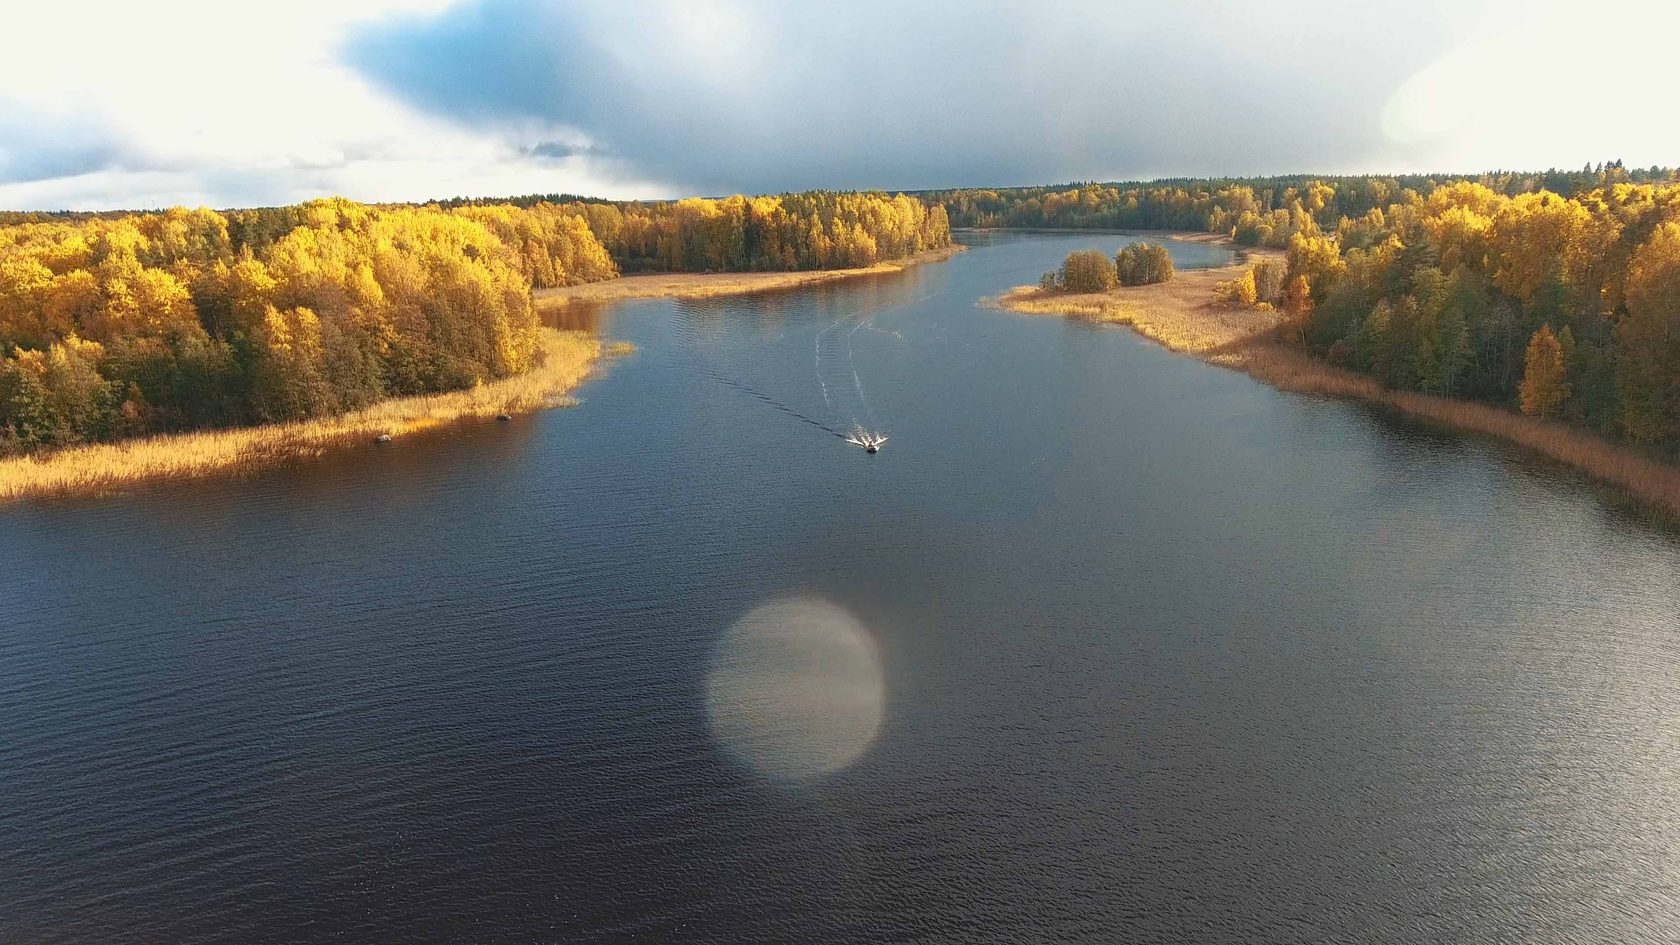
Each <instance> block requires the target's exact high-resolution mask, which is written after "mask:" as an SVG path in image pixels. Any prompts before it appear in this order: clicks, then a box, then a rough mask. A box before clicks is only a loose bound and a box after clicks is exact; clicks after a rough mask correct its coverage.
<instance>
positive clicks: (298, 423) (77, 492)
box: [0, 328, 622, 505]
mask: <svg viewBox="0 0 1680 945" xmlns="http://www.w3.org/2000/svg"><path fill="white" fill-rule="evenodd" d="M537 345H538V349H539V351H540V352H541V354H540V357H541V361H540V362H539V363H538V364H537V365H536V366H535V367H532V368H531V369H530V370H529V371H526V372H525V373H523V374H517V375H514V376H513V377H506V378H502V379H501V380H497V381H491V382H490V383H488V384H480V385H478V386H477V387H472V388H468V389H466V390H459V391H448V392H444V393H438V394H416V395H413V396H409V397H395V398H392V399H389V400H382V401H380V402H378V403H375V404H372V405H370V406H367V407H363V408H362V409H360V410H353V411H351V412H349V413H344V414H338V415H336V416H330V417H319V418H316V419H313V420H294V421H290V422H287V423H277V424H266V425H262V426H254V427H232V428H229V429H224V430H202V431H194V432H189V433H165V434H159V435H157V436H149V437H143V438H140V439H133V440H121V441H118V442H115V443H90V444H86V445H82V446H72V447H67V448H65V449H61V450H56V451H54V452H51V453H46V454H42V455H31V456H18V457H12V458H8V459H0V505H3V504H5V503H9V502H16V501H20V500H25V499H41V498H67V497H73V496H75V497H80V496H96V495H103V494H108V493H111V492H115V491H118V490H119V489H121V488H123V487H125V486H138V485H142V484H149V483H156V482H163V481H169V480H183V479H193V478H197V477H200V476H211V475H218V474H227V473H239V472H247V471H253V470H256V469H264V468H269V467H272V466H275V465H279V464H282V463H285V462H289V461H293V460H296V459H300V458H307V457H312V456H319V455H321V454H322V453H325V452H326V451H327V450H329V449H339V448H347V447H349V446H352V445H357V444H365V445H368V446H370V447H371V446H372V445H373V440H374V437H376V436H379V435H380V434H387V435H389V436H391V437H393V438H396V437H400V436H403V435H405V434H409V433H416V432H419V431H421V430H428V429H432V428H434V427H439V426H443V425H444V424H446V423H453V422H458V421H464V420H487V419H489V418H491V417H495V416H496V415H498V414H502V413H509V414H518V413H529V412H531V411H533V410H537V409H539V408H542V407H545V406H562V405H563V400H564V398H565V395H566V394H567V393H568V392H569V391H571V390H573V389H574V388H576V387H577V386H578V385H579V384H581V383H583V382H584V381H585V380H587V379H588V378H589V376H590V374H591V373H592V372H593V371H594V370H595V368H596V366H597V364H598V363H599V362H600V361H601V360H602V359H603V358H610V357H613V356H615V355H616V354H619V353H621V350H622V349H620V348H619V346H618V345H616V344H613V343H607V344H606V345H605V346H603V343H602V342H601V341H600V340H599V339H597V338H593V337H590V336H588V335H586V334H584V333H583V332H574V331H559V330H556V329H552V328H542V329H539V334H538V336H537Z"/></svg>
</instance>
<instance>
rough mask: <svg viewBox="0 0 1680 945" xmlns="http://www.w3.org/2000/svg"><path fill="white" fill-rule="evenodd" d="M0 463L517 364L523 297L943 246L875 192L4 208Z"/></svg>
mask: <svg viewBox="0 0 1680 945" xmlns="http://www.w3.org/2000/svg"><path fill="white" fill-rule="evenodd" d="M0 224H6V225H0V352H4V358H3V359H0V454H5V453H17V452H23V451H30V450H36V449H41V448H50V447H59V446H66V445H71V444H77V443H86V442H97V441H103V440H111V439H120V438H124V437H131V436H138V435H143V434H147V433H153V432H161V431H174V430H186V429H202V428H209V427H221V426H230V425H244V424H252V423H263V422H271V421H280V420H292V419H300V418H309V417H318V416H323V415H329V414H334V413H339V412H342V411H346V410H350V409H354V408H358V407H363V406H366V405H368V404H371V403H373V402H374V401H377V400H380V399H382V398H385V397H388V396H394V395H403V394H416V393H428V392H436V391H445V390H456V389H461V388H466V387H470V386H472V385H474V384H477V383H480V382H485V381H489V380H493V379H497V378H502V377H507V376H509V375H511V374H515V373H518V372H520V371H523V370H525V369H526V368H528V367H529V366H530V364H531V361H532V358H533V355H534V351H535V348H536V344H535V341H536V331H537V327H538V319H537V316H536V314H535V311H534V309H533V306H532V298H531V290H532V289H533V288H548V287H554V286H565V285H574V284H578V283H584V282H593V281H598V280H603V279H611V278H614V277H616V276H617V275H619V273H620V272H621V271H640V270H648V269H657V270H663V271H693V272H700V271H707V270H717V271H726V270H791V269H818V268H838V267H850V266H868V265H870V264H872V263H875V262H877V261H878V260H881V259H892V258H898V257H902V256H906V255H910V254H913V253H916V252H919V251H921V250H924V249H928V248H934V247H939V246H944V245H946V244H948V243H949V242H950V230H949V227H948V226H947V224H946V220H945V212H944V210H943V209H942V208H940V207H934V208H933V209H932V210H928V209H927V208H926V206H925V205H924V204H923V203H922V202H921V201H919V200H916V199H913V198H909V197H905V196H898V197H889V196H886V195H882V194H830V193H810V194H793V195H787V196H783V197H754V198H746V197H732V198H728V199H725V200H699V199H695V200H682V201H676V202H672V203H656V204H608V203H599V202H596V203H584V202H571V203H564V204H556V203H550V202H547V201H540V200H539V201H522V202H519V203H514V202H506V203H502V202H496V203H490V202H465V201H458V202H454V203H453V204H452V205H449V206H439V205H427V206H419V207H411V206H396V207H373V206H364V205H361V204H357V203H352V202H350V201H346V200H338V199H334V200H318V201H313V202H310V203H307V204H303V205H300V206H292V207H280V208H271V209H255V210H235V211H228V212H216V211H211V210H205V209H200V210H184V209H179V208H177V209H172V210H167V211H164V212H160V213H137V214H94V215H62V216H60V215H51V214H8V215H0Z"/></svg>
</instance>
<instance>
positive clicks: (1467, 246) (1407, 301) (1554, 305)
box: [1243, 181, 1680, 453]
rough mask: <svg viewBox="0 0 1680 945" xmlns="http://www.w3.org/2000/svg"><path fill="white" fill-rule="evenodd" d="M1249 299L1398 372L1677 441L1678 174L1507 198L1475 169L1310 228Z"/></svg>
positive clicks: (1391, 380)
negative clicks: (1466, 177)
mask: <svg viewBox="0 0 1680 945" xmlns="http://www.w3.org/2000/svg"><path fill="white" fill-rule="evenodd" d="M1259 268H1260V267H1256V268H1255V269H1251V270H1250V272H1249V278H1250V279H1251V280H1254V281H1256V282H1262V281H1263V282H1264V283H1265V285H1264V286H1259V287H1256V288H1254V289H1251V290H1249V291H1250V292H1251V295H1252V297H1251V298H1250V299H1247V300H1243V301H1254V302H1258V303H1261V304H1266V303H1270V304H1274V305H1276V306H1277V307H1278V308H1280V309H1281V310H1282V311H1283V312H1284V313H1285V314H1286V315H1287V316H1288V323H1287V324H1288V329H1289V330H1288V331H1287V334H1288V335H1289V336H1290V337H1291V338H1293V339H1294V340H1296V341H1297V342H1299V343H1300V344H1303V345H1305V346H1307V347H1309V348H1311V349H1312V350H1314V351H1315V352H1317V353H1319V354H1321V355H1323V356H1324V357H1326V358H1328V359H1329V360H1330V361H1331V362H1333V363H1336V364H1341V365H1344V366H1347V367H1351V368H1353V369H1356V370H1359V371H1362V372H1365V373H1368V374H1370V375H1372V376H1374V377H1376V378H1378V379H1380V380H1381V381H1382V382H1383V383H1385V384H1387V385H1388V386H1390V387H1395V388H1405V389H1415V390H1421V391H1425V392H1427V393H1432V394H1438V395H1441V396H1455V397H1468V398H1473V399H1478V400H1484V401H1489V402H1493V403H1498V404H1508V405H1512V406H1516V407H1518V408H1519V409H1521V410H1523V411H1524V412H1526V413H1530V414H1535V415H1539V416H1549V417H1558V418H1562V419H1566V420H1570V421H1573V422H1576V423H1580V424H1584V425H1587V426H1590V427H1592V428H1594V429H1596V430H1598V431H1600V432H1603V433H1606V434H1612V435H1618V436H1622V437H1626V438H1628V439H1630V440H1633V441H1636V442H1639V443H1645V444H1651V445H1653V446H1657V447H1659V448H1663V449H1665V450H1667V451H1669V452H1670V453H1673V452H1675V451H1676V450H1677V449H1680V184H1672V183H1665V184H1633V183H1617V184H1612V185H1609V186H1605V187H1599V188H1595V189H1592V190H1587V191H1583V192H1580V193H1577V194H1575V195H1573V196H1569V197H1566V196H1563V195H1561V194H1557V193H1553V192H1551V191H1548V190H1539V191H1535V192H1529V193H1519V194H1517V195H1515V196H1507V195H1505V194H1503V193H1500V192H1498V191H1496V190H1493V189H1492V188H1489V187H1487V186H1485V185H1483V184H1480V183H1476V182H1473V181H1457V182H1453V183H1449V184H1444V185H1441V186H1438V187H1436V188H1434V189H1433V190H1431V191H1430V192H1428V193H1427V194H1421V193H1418V192H1416V191H1408V192H1406V193H1404V194H1402V195H1401V198H1400V199H1399V200H1397V201H1396V202H1394V203H1392V204H1390V205H1389V206H1388V207H1386V208H1379V209H1373V210H1371V211H1369V212H1368V213H1366V214H1364V215H1362V216H1361V217H1360V218H1358V219H1349V218H1343V219H1342V220H1341V221H1340V222H1339V223H1338V225H1337V227H1336V229H1335V231H1334V232H1333V233H1329V234H1304V233H1301V234H1296V235H1295V236H1293V237H1292V238H1291V240H1290V244H1289V248H1288V252H1287V255H1286V261H1285V262H1284V263H1283V264H1282V267H1281V268H1282V270H1283V271H1282V272H1281V274H1279V273H1276V270H1277V269H1278V268H1280V267H1279V265H1278V264H1277V263H1269V264H1267V268H1268V269H1269V270H1270V271H1271V275H1270V277H1269V278H1264V279H1260V278H1257V275H1258V270H1259Z"/></svg>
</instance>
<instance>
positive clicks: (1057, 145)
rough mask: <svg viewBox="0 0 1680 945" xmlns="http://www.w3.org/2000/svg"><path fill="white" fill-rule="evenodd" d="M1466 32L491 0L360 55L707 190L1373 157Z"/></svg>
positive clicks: (881, 6)
mask: <svg viewBox="0 0 1680 945" xmlns="http://www.w3.org/2000/svg"><path fill="white" fill-rule="evenodd" d="M1444 38H1445V31H1444V26H1443V23H1442V20H1441V18H1440V17H1439V16H1438V15H1436V14H1435V13H1434V12H1433V10H1432V8H1425V9H1424V10H1422V11H1419V9H1418V8H1417V5H1416V4H1398V3H1372V4H1345V3H1339V2H1338V3H1332V2H1307V3H1294V4H1289V5H1287V7H1284V8H1280V7H1279V6H1278V5H1266V4H1253V3H1217V4H1210V3H1198V4H1159V3H1155V4H1114V3H1097V2H1075V3H1063V4H1057V5H1054V6H1046V5H1045V4H1042V3H1027V2H1000V3H964V4H959V5H937V6H936V5H931V4H916V3H904V2H893V3H888V2H881V0H863V2H861V3H852V4H845V5H839V4H809V5H806V4H800V5H791V4H776V3H770V2H754V0H738V2H737V0H705V2H697V0H625V2H621V3H617V4H612V5H605V4H594V3H586V2H573V0H479V2H469V3H465V4H461V5H457V6H454V7H451V8H449V9H447V10H444V11H441V12H439V13H436V14H433V15H427V16H417V17H398V18H394V19H392V20H388V21H385V22H382V23H379V24H373V25H370V26H368V27H365V28H363V29H361V30H359V31H357V32H356V33H355V34H354V35H353V38H352V39H351V41H350V42H349V44H348V45H347V47H346V61H347V62H348V63H350V64H351V65H352V66H354V67H355V68H356V69H358V70H359V71H360V72H361V73H362V74H363V75H365V76H366V77H368V78H369V79H370V80H372V81H373V82H374V83H375V84H377V85H378V86H379V87H380V88H382V89H384V90H385V91H387V92H388V93H389V94H391V95H392V96H394V97H396V98H398V99H400V100H402V101H404V102H407V103H409V104H411V105H413V106H414V107H416V108H418V109H420V110H423V111H425V112H427V113H430V114H435V115H440V116H445V117H447V118H449V119H450V120H452V121H454V122H456V123H458V124H461V125H462V126H465V127H470V128H473V129H475V130H478V131H479V132H481V133H486V134H492V133H496V131H497V130H498V129H501V128H505V127H508V126H510V125H517V124H520V123H530V122H536V123H541V124H547V125H549V126H551V127H557V128H565V129H569V130H571V131H572V132H574V133H576V134H578V135H581V136H585V137H587V138H588V139H589V140H590V141H591V142H593V146H594V148H595V149H596V151H597V153H601V154H608V155H612V156H614V157H616V158H618V159H619V160H621V161H622V162H624V165H625V166H626V167H628V168H630V169H632V170H633V171H634V172H636V173H638V174H640V175H641V176H643V177H646V178H648V179H654V180H664V181H673V182H678V183H680V184H683V185H686V186H687V188H689V189H691V190H698V191H704V192H722V191H734V190H747V191H757V190H773V189H783V188H787V189H797V188H805V187H846V188H857V187H888V188H898V187H916V188H920V187H936V186H948V185H957V184H1005V183H1031V182H1044V181H1055V180H1068V179H1074V178H1092V177H1097V178H1116V177H1137V176H1152V175H1158V174H1173V175H1180V174H1215V173H1259V172H1276V171H1285V170H1291V171H1293V170H1336V169H1342V168H1348V167H1353V166H1357V165H1361V164H1365V163H1368V162H1369V161H1371V160H1373V159H1375V158H1377V157H1379V156H1380V152H1381V151H1382V149H1383V148H1385V147H1387V145H1388V144H1389V142H1387V141H1386V139H1385V138H1384V136H1383V134H1382V129H1381V124H1380V120H1379V116H1380V112H1381V108H1382V105H1383V103H1384V101H1385V100H1386V99H1387V97H1388V95H1389V93H1390V92H1391V91H1392V90H1393V89H1394V88H1395V87H1396V86H1398V85H1399V84H1400V83H1401V82H1402V81H1404V80H1405V78H1406V77H1407V76H1409V75H1410V74H1412V73H1413V72H1414V71H1416V70H1417V69H1419V68H1421V67H1422V65H1423V64H1424V63H1425V62H1427V61H1428V59H1429V58H1430V57H1431V56H1432V55H1434V54H1436V53H1438V52H1439V51H1440V48H1441V45H1442V42H1443V41H1444Z"/></svg>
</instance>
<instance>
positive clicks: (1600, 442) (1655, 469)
mask: <svg viewBox="0 0 1680 945" xmlns="http://www.w3.org/2000/svg"><path fill="white" fill-rule="evenodd" d="M1248 264H1249V263H1248V261H1244V262H1242V263H1239V264H1238V265H1235V266H1229V267H1225V268H1222V269H1201V270H1191V271H1188V272H1181V273H1180V274H1179V275H1178V277H1175V278H1174V279H1173V281H1171V282H1168V283H1165V284H1164V285H1158V286H1139V287H1135V288H1121V289H1116V290H1115V291H1113V292H1102V293H1091V294H1074V293H1066V292H1055V291H1047V290H1043V289H1039V288H1036V287H1033V286H1019V287H1017V288H1015V289H1013V290H1011V291H1010V292H1008V293H1006V294H1004V295H1003V296H1001V297H999V298H998V299H996V300H995V302H996V304H997V305H999V306H1000V307H1002V308H1005V309H1008V310H1010V311H1015V312H1025V313H1028V314H1058V315H1072V316H1074V317H1077V318H1087V319H1093V320H1097V321H1105V322H1114V323H1117V324H1124V325H1128V326H1130V327H1132V328H1133V329H1135V330H1136V331H1137V332H1138V333H1139V334H1141V335H1143V336H1145V337H1147V338H1150V339H1152V340H1154V341H1157V342H1159V343H1161V344H1162V345H1165V346H1166V347H1168V348H1171V349H1172V350H1174V351H1180V352H1184V353H1186V354H1191V355H1195V356H1196V357H1199V358H1201V359H1202V360H1204V361H1208V362H1210V363H1213V364H1217V365H1220V366H1222V367H1228V368H1232V369H1235V370H1240V371H1247V372H1248V373H1249V374H1251V375H1253V376H1254V377H1255V378H1257V379H1259V380H1261V381H1264V382H1265V383H1267V384H1271V385H1272V386H1273V387H1277V388H1279V389H1281V390H1287V391H1294V392H1298V393H1304V394H1318V395H1325V396H1333V397H1352V398H1357V399H1359V400H1363V401H1367V402H1369V403H1373V404H1378V405H1380V406H1383V407H1387V408H1390V409H1393V410H1397V411H1400V412H1402V413H1407V414H1411V415H1412V416H1415V417H1421V418H1423V419H1426V420H1429V421H1431V422H1435V423H1441V424H1445V425H1447V426H1450V427H1454V428H1456V429H1459V430H1464V431H1468V432H1472V433H1479V434H1485V435H1488V436H1496V437H1500V438H1501V439H1504V440H1507V441H1509V442H1512V443H1515V444H1517V445H1519V446H1521V447H1524V448H1526V449H1528V450H1531V451H1533V452H1535V453H1537V454H1539V455H1541V456H1544V457H1547V458H1548V459H1552V460H1555V461H1557V462H1560V463H1564V464H1565V465H1568V466H1571V467H1573V468H1575V469H1577V470H1579V471H1581V472H1583V473H1586V474H1587V475H1589V476H1592V477H1593V478H1595V479H1598V480H1599V481H1600V482H1603V483H1605V484H1607V485H1609V486H1611V487H1612V488H1614V489H1616V490H1618V491H1620V492H1622V493H1623V494H1625V495H1628V496H1630V497H1632V498H1634V499H1637V500H1639V501H1642V502H1645V503H1647V504H1649V505H1650V506H1651V507H1653V508H1655V509H1656V510H1658V511H1659V512H1661V513H1662V514H1664V515H1666V516H1668V517H1670V518H1673V519H1674V520H1676V521H1680V466H1675V465H1674V464H1672V463H1666V462H1663V461H1661V460H1659V459H1653V458H1652V457H1650V456H1647V455H1645V454H1643V453H1641V452H1640V451H1639V450H1637V449H1635V448H1633V447H1630V446H1627V445H1625V444H1621V443H1616V442H1612V441H1610V440H1607V439H1605V438H1604V437H1601V436H1599V435H1597V434H1595V433H1592V432H1591V431H1588V430H1583V429H1580V428H1577V427H1572V426H1568V425H1566V424H1562V423H1557V422H1554V421H1549V420H1541V419H1538V418H1535V417H1529V416H1525V415H1523V414H1520V413H1515V412H1513V411H1510V410H1504V409H1501V408H1499V407H1493V406H1489V405H1487V404H1481V403H1474V402H1471V401H1465V400H1453V399H1451V398H1447V397H1435V396H1432V395H1430V394H1424V393H1419V392H1417V391H1403V390H1389V389H1388V388H1385V387H1383V386H1382V385H1381V384H1379V383H1378V382H1377V381H1375V380H1373V379H1372V378H1370V377H1366V376H1365V375H1363V374H1357V373H1355V372H1353V371H1349V370H1345V369H1343V368H1338V367H1336V366H1335V365H1332V364H1329V363H1327V362H1325V361H1324V360H1322V359H1320V358H1317V357H1314V356H1313V355H1311V354H1308V353H1307V352H1305V351H1303V350H1301V349H1300V348H1296V347H1293V346H1290V345H1287V344H1284V343H1282V342H1281V341H1279V340H1277V337H1276V336H1277V329H1278V325H1279V324H1280V322H1281V320H1282V319H1281V316H1279V315H1278V314H1277V313H1276V312H1271V311H1266V310H1262V309H1256V308H1233V307H1230V306H1223V305H1218V304H1215V303H1213V302H1212V298H1213V286H1214V285H1215V284H1216V283H1217V282H1218V281H1220V280H1223V279H1227V278H1230V277H1231V275H1232V274H1233V273H1240V272H1241V271H1242V270H1243V269H1245V268H1246V267H1247V265H1248Z"/></svg>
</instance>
